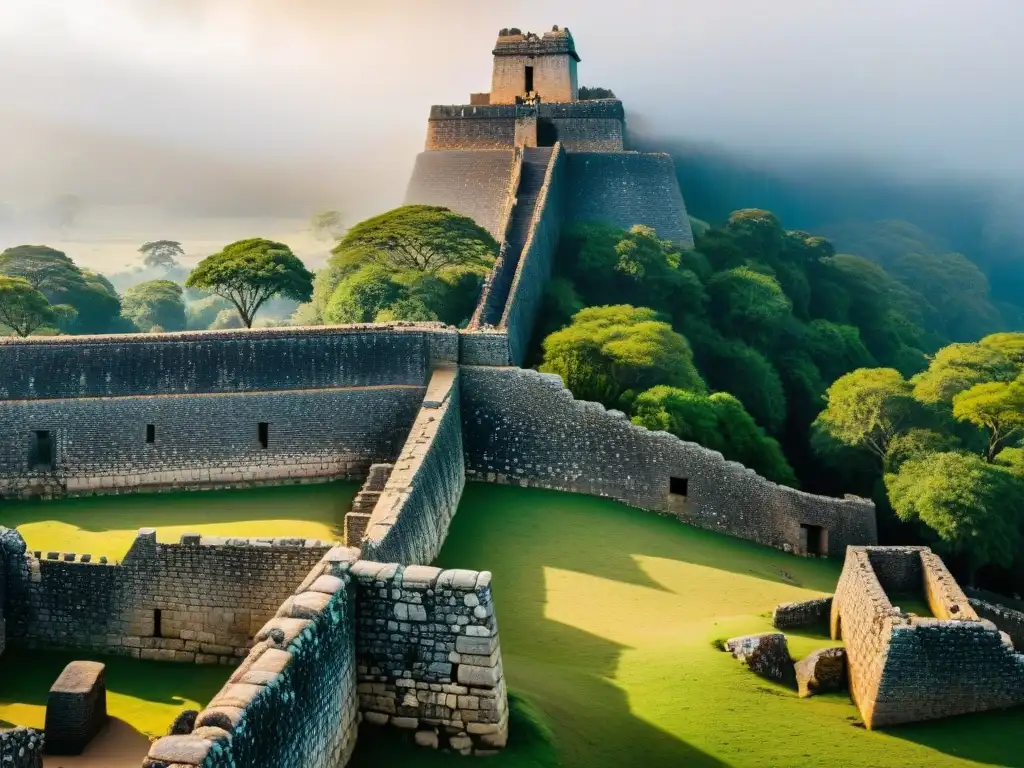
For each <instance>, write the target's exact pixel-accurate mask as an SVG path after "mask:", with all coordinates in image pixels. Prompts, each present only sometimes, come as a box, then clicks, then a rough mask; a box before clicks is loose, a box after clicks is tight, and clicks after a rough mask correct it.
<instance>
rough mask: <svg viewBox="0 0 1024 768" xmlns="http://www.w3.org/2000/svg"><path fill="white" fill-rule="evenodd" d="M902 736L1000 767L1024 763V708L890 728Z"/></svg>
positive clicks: (893, 733) (888, 731) (966, 758)
mask: <svg viewBox="0 0 1024 768" xmlns="http://www.w3.org/2000/svg"><path fill="white" fill-rule="evenodd" d="M886 733H887V734H889V735H890V736H894V737H896V738H898V739H905V740H907V741H912V742H914V743H915V744H921V745H922V746H925V747H929V748H931V749H934V750H937V751H939V752H944V753H946V754H947V755H954V756H956V757H959V758H963V759H965V760H973V761H974V762H977V763H984V764H987V765H998V766H1014V767H1015V768H1019V767H1020V766H1024V752H1022V750H1021V747H1020V744H1019V742H1020V734H1021V733H1024V708H1021V707H1017V708H1016V709H1011V710H1006V711H1003V712H985V713H981V714H977V715H964V716H961V717H952V718H949V719H948V720H935V721H932V722H929V723H915V724H912V725H902V726H899V727H897V728H891V729H887V730H886Z"/></svg>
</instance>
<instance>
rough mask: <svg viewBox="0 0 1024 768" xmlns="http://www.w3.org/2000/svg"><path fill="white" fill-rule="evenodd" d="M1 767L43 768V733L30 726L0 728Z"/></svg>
mask: <svg viewBox="0 0 1024 768" xmlns="http://www.w3.org/2000/svg"><path fill="white" fill-rule="evenodd" d="M0 765H2V766H3V768H43V734H42V732H41V731H37V730H34V729H32V728H13V729H11V730H9V731H3V730H0Z"/></svg>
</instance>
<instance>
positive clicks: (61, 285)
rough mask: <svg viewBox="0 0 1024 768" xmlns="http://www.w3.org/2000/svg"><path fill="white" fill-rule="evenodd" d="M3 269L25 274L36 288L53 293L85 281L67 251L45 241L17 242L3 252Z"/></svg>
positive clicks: (7, 272)
mask: <svg viewBox="0 0 1024 768" xmlns="http://www.w3.org/2000/svg"><path fill="white" fill-rule="evenodd" d="M0 273H2V274H5V275H11V276H12V277H23V278H25V279H26V280H27V281H28V283H29V285H31V286H32V287H33V288H35V289H36V290H37V291H42V292H43V293H44V294H49V297H50V298H51V300H52V296H53V295H56V294H61V293H64V292H66V291H68V290H71V289H73V288H75V287H78V286H79V285H80V283H81V282H82V271H81V270H80V269H79V268H78V267H77V266H75V262H73V261H72V260H71V259H69V258H68V256H67V254H65V253H63V252H62V251H58V250H57V249H55V248H50V247H49V246H46V245H16V246H14V247H13V248H8V249H7V250H6V251H4V252H3V253H0Z"/></svg>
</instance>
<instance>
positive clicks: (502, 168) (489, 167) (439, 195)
mask: <svg viewBox="0 0 1024 768" xmlns="http://www.w3.org/2000/svg"><path fill="white" fill-rule="evenodd" d="M471 122H474V124H475V122H476V121H471ZM514 168H515V158H514V156H513V152H512V143H511V142H509V144H508V148H507V149H499V150H490V151H488V150H484V151H480V150H477V151H458V150H452V151H448V152H423V153H421V154H420V155H418V156H417V157H416V164H415V165H414V166H413V170H412V176H411V177H410V178H409V186H408V187H407V189H406V192H405V204H406V205H412V204H419V205H440V206H443V207H445V208H451V209H452V210H453V211H455V212H456V213H461V214H462V215H463V216H469V217H470V218H472V219H473V220H474V221H476V223H477V224H479V225H480V226H481V227H483V228H484V229H486V230H487V231H488V232H490V233H491V235H492V236H493V237H494V239H495V240H497V241H499V242H501V240H502V238H503V237H504V234H505V232H504V224H505V220H504V214H505V211H506V203H507V199H508V190H509V186H510V183H511V178H512V174H513V172H514Z"/></svg>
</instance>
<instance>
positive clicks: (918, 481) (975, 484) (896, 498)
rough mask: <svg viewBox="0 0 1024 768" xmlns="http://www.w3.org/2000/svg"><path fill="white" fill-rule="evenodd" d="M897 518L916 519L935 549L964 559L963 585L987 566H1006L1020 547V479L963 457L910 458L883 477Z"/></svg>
mask: <svg viewBox="0 0 1024 768" xmlns="http://www.w3.org/2000/svg"><path fill="white" fill-rule="evenodd" d="M885 486H886V489H887V490H888V492H889V500H890V502H891V503H892V508H893V510H894V511H895V512H896V515H897V516H898V517H899V518H900V519H901V520H904V521H910V520H920V521H921V522H922V523H924V524H925V525H926V526H928V528H930V529H931V530H932V531H933V532H934V535H935V536H936V537H937V539H938V543H937V548H939V549H940V550H944V551H946V552H949V553H951V554H953V555H958V556H962V557H964V558H966V560H967V567H968V574H969V575H968V581H969V583H971V584H973V583H974V575H975V573H976V572H977V570H978V569H979V568H981V567H982V566H984V565H987V564H989V563H995V564H997V565H1003V566H1008V565H1009V564H1010V563H1011V562H1012V561H1013V558H1014V555H1015V554H1016V552H1017V549H1018V547H1019V545H1020V540H1021V535H1020V510H1021V509H1024V479H1021V478H1020V477H1018V476H1016V475H1014V474H1013V473H1012V472H1010V471H1008V470H1007V469H1005V468H1003V467H998V466H993V465H991V464H988V463H987V462H985V461H984V460H983V459H981V458H979V457H977V456H971V455H969V454H965V453H933V454H927V455H925V456H921V457H918V458H913V459H910V460H909V461H907V462H905V463H904V464H903V465H902V466H901V467H900V470H899V472H897V473H894V474H892V473H891V474H887V475H886V476H885Z"/></svg>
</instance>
